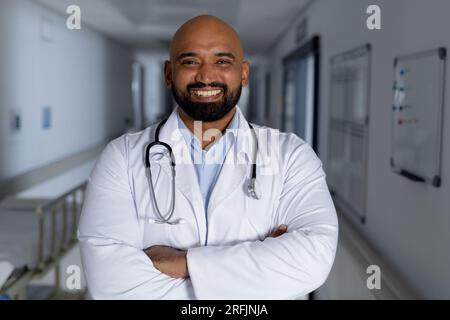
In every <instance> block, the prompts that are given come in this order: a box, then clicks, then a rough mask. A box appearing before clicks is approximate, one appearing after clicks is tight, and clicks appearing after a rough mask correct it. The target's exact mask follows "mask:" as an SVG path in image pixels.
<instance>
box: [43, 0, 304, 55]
mask: <svg viewBox="0 0 450 320" xmlns="http://www.w3.org/2000/svg"><path fill="white" fill-rule="evenodd" d="M35 1H37V2H39V3H42V4H44V5H46V6H47V7H50V8H52V9H55V10H56V11H59V12H61V13H64V14H66V13H65V12H66V8H67V7H68V6H70V5H72V4H76V5H78V6H80V8H81V15H82V23H85V24H86V25H87V26H89V27H91V28H93V29H95V30H97V31H99V32H102V33H104V34H106V35H108V36H109V37H111V38H114V39H116V40H118V41H120V42H123V43H126V44H128V45H131V46H133V47H136V48H148V49H153V50H167V47H168V44H169V42H170V39H171V37H172V35H173V33H174V32H175V31H176V30H177V29H178V27H179V26H180V25H181V24H183V23H184V22H185V21H186V20H188V19H190V18H192V17H194V16H197V15H199V14H212V15H215V16H218V17H220V18H221V19H223V20H225V21H227V22H228V23H229V24H231V25H232V26H233V27H234V28H235V29H236V30H237V31H238V32H239V34H240V35H241V38H242V41H243V43H244V46H245V49H246V51H247V53H250V54H258V53H261V52H264V51H265V50H266V49H267V48H268V47H269V46H270V45H271V44H272V43H273V42H274V41H275V40H276V39H277V38H278V37H279V36H280V35H281V34H282V33H283V32H284V30H286V28H287V27H288V26H289V25H290V23H291V22H292V21H293V20H294V19H295V17H296V16H297V15H298V14H299V12H300V11H301V10H302V8H303V7H304V6H305V5H306V4H307V3H308V2H309V1H310V0H276V1H275V0H221V1H219V0H94V1H93V0H35Z"/></svg>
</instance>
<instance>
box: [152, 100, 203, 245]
mask: <svg viewBox="0 0 450 320" xmlns="http://www.w3.org/2000/svg"><path fill="white" fill-rule="evenodd" d="M177 109H178V107H177V108H175V109H174V111H173V112H172V114H171V115H170V117H169V118H168V119H167V122H166V124H165V125H164V126H163V127H162V128H161V131H160V138H159V139H160V141H162V142H165V143H167V144H169V145H170V146H171V148H172V152H173V154H174V158H175V164H176V166H175V187H176V189H177V190H178V191H180V192H181V193H182V194H183V195H184V197H185V198H186V199H187V201H188V202H189V203H190V204H191V207H192V210H193V212H194V215H195V218H196V221H197V226H198V228H199V232H200V230H203V232H200V237H201V238H202V243H203V242H204V240H205V239H204V238H205V237H206V223H205V218H204V216H205V214H204V212H205V209H204V206H203V200H202V195H201V192H200V186H199V185H198V179H197V174H196V172H195V168H194V164H193V162H192V158H191V155H190V152H189V149H188V146H187V145H186V142H185V140H184V138H183V135H182V134H181V132H180V130H179V126H178V120H177V114H176V112H178V111H177ZM164 171H165V175H166V176H167V178H166V181H168V183H171V180H170V179H171V172H170V170H169V168H168V167H167V166H166V167H164Z"/></svg>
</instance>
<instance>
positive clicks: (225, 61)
mask: <svg viewBox="0 0 450 320" xmlns="http://www.w3.org/2000/svg"><path fill="white" fill-rule="evenodd" d="M217 64H221V65H225V64H230V61H228V60H219V61H217Z"/></svg>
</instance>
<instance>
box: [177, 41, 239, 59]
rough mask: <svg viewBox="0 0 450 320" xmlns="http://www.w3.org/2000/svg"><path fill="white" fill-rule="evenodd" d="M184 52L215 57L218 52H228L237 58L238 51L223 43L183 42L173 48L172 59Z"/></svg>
mask: <svg viewBox="0 0 450 320" xmlns="http://www.w3.org/2000/svg"><path fill="white" fill-rule="evenodd" d="M186 52H193V53H196V54H198V55H199V56H208V55H215V54H217V53H218V52H229V53H232V54H234V55H235V56H239V53H238V52H239V50H238V49H237V48H236V47H235V46H232V45H230V44H227V43H223V42H221V41H201V40H200V41H199V40H195V41H185V42H183V43H180V45H178V46H177V47H175V48H174V50H173V54H174V55H175V56H174V58H176V57H178V55H180V54H182V53H186Z"/></svg>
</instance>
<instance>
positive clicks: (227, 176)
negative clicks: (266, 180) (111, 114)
mask: <svg viewBox="0 0 450 320" xmlns="http://www.w3.org/2000/svg"><path fill="white" fill-rule="evenodd" d="M177 109H178V106H177V107H176V108H174V110H173V111H172V114H171V115H170V116H169V118H168V120H167V122H166V124H165V125H164V126H163V127H162V128H161V131H160V141H162V142H166V143H168V144H169V145H170V146H171V147H172V150H173V154H174V158H175V163H176V169H175V170H176V174H175V186H176V188H177V189H178V190H179V191H180V192H181V193H182V194H183V195H184V196H185V197H186V198H187V200H188V201H189V203H191V205H192V207H193V208H192V209H193V210H194V212H195V214H196V218H197V224H198V225H199V227H200V228H202V229H204V230H205V232H204V233H203V232H200V234H201V235H202V236H205V235H206V224H205V221H204V220H205V219H204V217H205V214H204V213H205V212H204V211H205V210H204V206H203V199H202V196H201V191H200V187H199V186H198V183H194V182H196V181H197V176H196V173H195V168H194V165H193V162H192V158H191V156H190V151H189V149H188V146H187V144H186V142H185V141H184V137H183V135H182V133H181V131H180V130H179V125H178V120H177V112H178V110H177ZM236 112H237V113H238V119H239V121H238V129H239V130H238V132H237V136H236V143H235V144H234V146H233V148H232V150H230V151H229V152H228V154H227V157H226V160H225V163H224V164H223V166H222V169H221V171H220V173H219V177H218V179H217V181H216V183H215V187H214V189H213V191H212V193H211V196H210V199H209V204H208V215H210V214H213V212H214V210H215V209H216V208H217V207H218V206H219V205H220V204H221V203H222V202H223V201H224V200H226V199H227V198H228V197H230V196H231V195H232V194H233V193H234V192H243V188H242V186H243V184H244V180H245V178H246V177H247V176H249V174H250V166H249V165H248V164H249V163H250V162H251V161H252V159H253V158H252V156H251V155H252V154H253V151H254V149H253V146H254V143H253V140H251V139H250V141H249V139H248V137H249V134H251V132H250V127H249V125H248V123H247V120H246V119H245V117H244V115H243V113H242V111H241V109H240V108H239V106H236ZM249 132H250V133H249ZM250 137H253V136H251V135H250ZM249 143H250V144H249ZM164 171H165V173H166V175H167V177H168V178H170V177H171V173H170V171H169V170H168V169H167V168H164ZM168 181H170V180H168ZM199 213H202V214H201V215H200V214H199ZM203 241H204V239H203Z"/></svg>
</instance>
